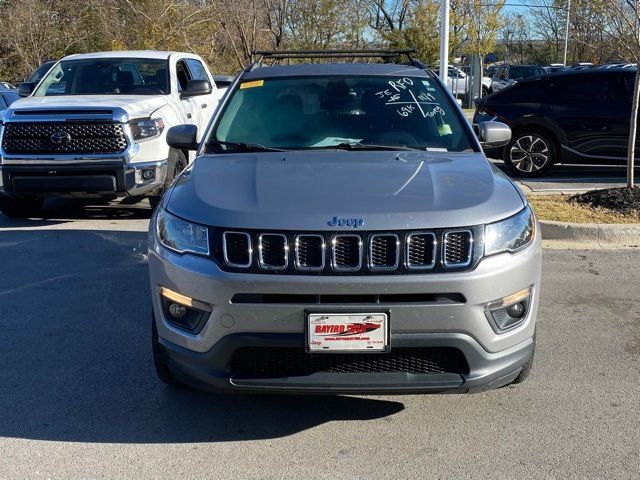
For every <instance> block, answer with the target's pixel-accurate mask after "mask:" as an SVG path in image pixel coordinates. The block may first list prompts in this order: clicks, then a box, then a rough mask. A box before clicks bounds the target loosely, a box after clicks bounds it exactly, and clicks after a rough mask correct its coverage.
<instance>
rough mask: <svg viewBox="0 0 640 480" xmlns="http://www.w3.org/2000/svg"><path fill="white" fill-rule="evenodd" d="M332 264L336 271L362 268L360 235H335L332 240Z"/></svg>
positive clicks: (353, 270) (350, 270)
mask: <svg viewBox="0 0 640 480" xmlns="http://www.w3.org/2000/svg"><path fill="white" fill-rule="evenodd" d="M331 265H332V266H333V269H334V270H335V271H336V272H357V271H358V270H360V269H361V268H362V238H361V237H360V235H353V234H340V235H335V236H334V237H333V239H332V241H331Z"/></svg>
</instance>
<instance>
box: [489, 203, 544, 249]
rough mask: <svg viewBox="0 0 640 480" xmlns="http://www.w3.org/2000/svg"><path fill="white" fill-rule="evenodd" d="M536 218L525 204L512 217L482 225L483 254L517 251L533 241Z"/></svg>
mask: <svg viewBox="0 0 640 480" xmlns="http://www.w3.org/2000/svg"><path fill="white" fill-rule="evenodd" d="M535 230H536V220H535V217H534V216H533V211H532V210H531V207H529V206H526V207H525V208H524V209H522V210H521V211H520V212H518V213H516V214H515V215H514V216H513V217H509V218H507V219H506V220H502V221H500V222H496V223H490V224H489V225H485V227H484V254H485V255H494V254H496V253H502V252H510V253H513V252H517V251H518V250H520V249H522V248H524V247H526V246H527V245H529V244H531V242H533V239H534V237H535Z"/></svg>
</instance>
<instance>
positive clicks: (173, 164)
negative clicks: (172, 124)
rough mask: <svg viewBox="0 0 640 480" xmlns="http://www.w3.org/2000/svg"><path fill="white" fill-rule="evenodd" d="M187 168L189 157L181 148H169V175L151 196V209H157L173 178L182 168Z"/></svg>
mask: <svg viewBox="0 0 640 480" xmlns="http://www.w3.org/2000/svg"><path fill="white" fill-rule="evenodd" d="M185 168H187V157H185V155H184V153H182V152H181V151H180V150H173V149H171V150H169V158H168V159H167V176H166V177H165V179H164V185H163V186H162V187H161V188H160V190H159V191H158V192H157V193H156V194H155V195H152V196H150V197H149V204H150V205H151V209H152V210H155V209H156V207H157V206H158V205H159V204H160V200H161V199H162V195H163V194H164V192H166V191H167V189H168V188H169V187H170V186H171V184H172V183H173V180H174V179H175V178H176V177H177V176H178V175H179V174H180V172H181V171H182V170H184V169H185Z"/></svg>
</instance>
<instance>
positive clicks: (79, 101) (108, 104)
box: [11, 95, 167, 118]
mask: <svg viewBox="0 0 640 480" xmlns="http://www.w3.org/2000/svg"><path fill="white" fill-rule="evenodd" d="M166 104H167V99H166V96H164V95H82V96H80V95H60V96H58V95H56V96H49V97H26V98H21V99H20V100H16V101H15V102H14V103H12V104H11V110H12V111H15V110H20V111H24V110H40V109H47V110H55V109H60V110H68V109H75V110H78V109H116V108H120V109H122V110H123V111H124V112H125V113H127V114H128V116H129V118H139V117H148V116H150V115H151V114H152V113H153V112H155V111H156V110H158V109H159V108H160V107H163V106H164V105H166Z"/></svg>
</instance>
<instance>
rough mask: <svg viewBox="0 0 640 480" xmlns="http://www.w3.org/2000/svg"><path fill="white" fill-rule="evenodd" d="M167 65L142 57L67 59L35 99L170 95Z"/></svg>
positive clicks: (166, 63) (46, 79)
mask: <svg viewBox="0 0 640 480" xmlns="http://www.w3.org/2000/svg"><path fill="white" fill-rule="evenodd" d="M167 65H168V62H167V60H152V59H141V58H95V59H87V60H65V61H62V62H60V63H59V64H58V65H56V66H55V67H54V68H52V69H51V71H49V73H48V74H47V76H46V77H45V78H44V80H43V81H42V82H41V83H40V85H39V87H38V88H37V90H36V91H35V93H34V96H35V97H45V96H50V95H118V94H121V95H162V94H167V93H169V88H168V76H167Z"/></svg>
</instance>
